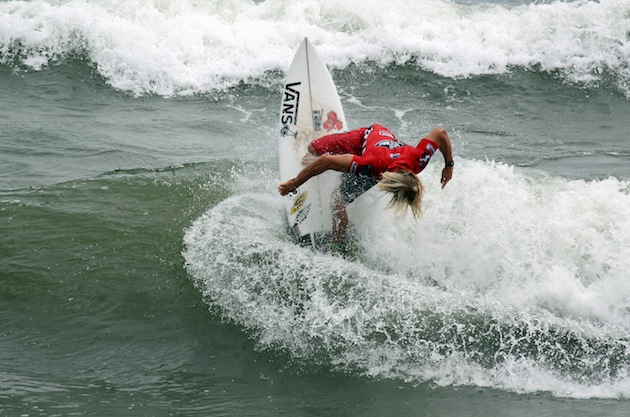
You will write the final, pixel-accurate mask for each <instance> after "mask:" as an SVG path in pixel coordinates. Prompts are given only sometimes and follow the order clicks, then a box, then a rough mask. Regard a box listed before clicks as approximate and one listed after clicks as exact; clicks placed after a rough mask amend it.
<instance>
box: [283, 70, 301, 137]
mask: <svg viewBox="0 0 630 417" xmlns="http://www.w3.org/2000/svg"><path fill="white" fill-rule="evenodd" d="M299 85H302V82H301V81H298V82H295V83H289V84H286V85H285V86H284V94H283V95H282V115H281V117H280V122H281V123H282V124H283V125H284V126H285V127H286V126H287V125H295V124H297V118H298V110H299V107H300V90H297V89H296V87H298V86H299Z"/></svg>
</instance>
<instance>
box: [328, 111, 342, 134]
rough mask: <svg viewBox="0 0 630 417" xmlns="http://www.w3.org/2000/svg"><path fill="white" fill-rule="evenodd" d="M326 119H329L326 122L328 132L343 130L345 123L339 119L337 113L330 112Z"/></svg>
mask: <svg viewBox="0 0 630 417" xmlns="http://www.w3.org/2000/svg"><path fill="white" fill-rule="evenodd" d="M326 117H328V119H326V121H325V122H324V129H326V130H333V129H337V130H341V129H343V122H342V121H341V120H339V119H338V118H337V113H335V112H334V111H330V112H328V114H327V115H326Z"/></svg>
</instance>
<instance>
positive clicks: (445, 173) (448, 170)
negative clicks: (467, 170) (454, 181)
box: [441, 167, 453, 188]
mask: <svg viewBox="0 0 630 417" xmlns="http://www.w3.org/2000/svg"><path fill="white" fill-rule="evenodd" d="M451 178H453V167H444V169H443V170H442V179H441V183H442V188H444V187H446V184H447V183H448V182H449V181H450V180H451Z"/></svg>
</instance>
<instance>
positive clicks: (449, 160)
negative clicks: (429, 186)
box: [427, 127, 453, 188]
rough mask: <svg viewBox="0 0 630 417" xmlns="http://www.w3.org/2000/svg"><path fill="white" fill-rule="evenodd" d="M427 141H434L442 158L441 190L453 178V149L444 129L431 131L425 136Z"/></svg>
mask: <svg viewBox="0 0 630 417" xmlns="http://www.w3.org/2000/svg"><path fill="white" fill-rule="evenodd" d="M427 138H428V139H431V140H432V141H434V142H435V143H436V144H437V145H438V148H439V149H440V152H442V155H443V156H444V165H445V166H444V169H442V177H441V178H440V179H441V182H442V188H444V187H445V186H446V184H447V183H448V182H449V181H450V180H451V178H452V177H453V149H452V148H451V140H450V139H449V137H448V133H446V129H444V128H443V127H437V128H435V129H433V131H431V133H429V134H428V135H427Z"/></svg>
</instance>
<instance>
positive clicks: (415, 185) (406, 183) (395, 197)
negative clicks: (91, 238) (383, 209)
mask: <svg viewBox="0 0 630 417" xmlns="http://www.w3.org/2000/svg"><path fill="white" fill-rule="evenodd" d="M378 188H379V189H380V190H381V191H385V192H387V193H391V194H392V196H391V198H390V199H389V203H388V204H387V208H390V207H393V208H394V209H396V211H397V212H399V213H402V214H403V215H404V214H406V213H407V209H408V208H411V214H413V217H414V218H418V217H420V216H421V215H422V195H423V194H424V186H423V185H422V182H421V181H420V179H419V178H418V177H417V176H416V175H415V174H414V173H413V172H410V171H397V172H384V173H383V175H382V178H381V179H380V181H379V182H378Z"/></svg>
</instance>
